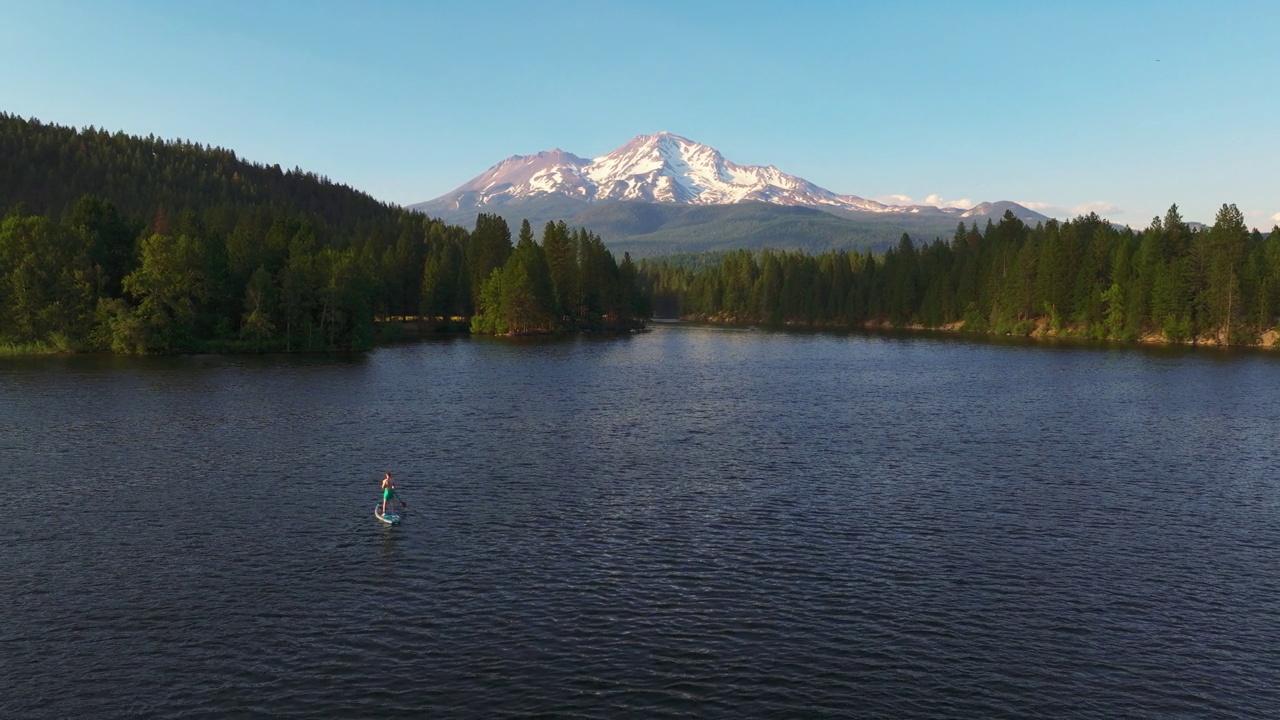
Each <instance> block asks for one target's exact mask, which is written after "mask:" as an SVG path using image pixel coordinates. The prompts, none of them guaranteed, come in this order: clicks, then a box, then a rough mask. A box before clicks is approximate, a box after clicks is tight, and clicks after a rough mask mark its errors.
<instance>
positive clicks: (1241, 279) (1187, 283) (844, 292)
mask: <svg viewBox="0 0 1280 720" xmlns="http://www.w3.org/2000/svg"><path fill="white" fill-rule="evenodd" d="M640 276H641V284H642V286H643V287H644V288H645V290H646V292H647V293H649V294H650V295H651V296H652V298H653V303H654V310H655V312H656V314H657V315H658V316H684V317H696V318H704V319H712V320H720V321H732V322H750V323H790V324H801V325H818V326H850V327H860V326H866V325H892V326H897V327H909V326H923V327H958V326H962V327H963V328H964V329H965V330H967V331H974V332H994V333H1000V334H1005V333H1011V334H1018V335H1030V334H1055V335H1064V336H1067V335H1070V336H1079V337H1093V338H1100V339H1102V338H1114V339H1130V340H1133V339H1150V340H1166V341H1171V342H1185V341H1198V342H1211V343H1230V344H1257V343H1259V342H1261V341H1262V339H1263V338H1264V337H1269V338H1270V337H1274V335H1267V333H1268V332H1269V331H1274V330H1275V329H1276V328H1277V323H1280V229H1273V230H1272V231H1271V233H1270V234H1269V235H1268V236H1265V237H1264V236H1263V235H1262V234H1261V233H1259V232H1257V231H1256V230H1255V231H1252V232H1250V231H1249V230H1248V229H1247V228H1246V226H1245V224H1244V218H1243V216H1242V215H1241V213H1240V211H1239V210H1238V209H1237V208H1236V207H1235V206H1234V205H1224V206H1223V207H1222V209H1221V210H1220V211H1219V212H1218V215H1217V218H1216V220H1215V222H1214V224H1213V226H1212V227H1209V228H1207V229H1204V230H1195V229H1193V228H1192V227H1191V226H1189V225H1188V224H1187V223H1186V222H1184V221H1183V219H1182V217H1181V216H1180V215H1179V212H1178V208H1177V206H1176V205H1174V206H1173V207H1171V208H1170V209H1169V211H1168V213H1166V214H1165V216H1164V217H1163V218H1155V219H1154V220H1153V222H1152V224H1151V226H1150V227H1149V228H1148V229H1146V230H1144V231H1142V232H1133V231H1131V230H1129V229H1128V228H1125V229H1123V230H1121V229H1117V228H1115V227H1113V226H1112V225H1111V223H1108V222H1106V221H1105V220H1103V219H1101V218H1099V217H1097V216H1096V215H1089V216H1085V217H1079V218H1076V219H1075V220H1071V221H1067V222H1062V223H1059V222H1057V221H1052V220H1051V221H1049V222H1047V223H1044V224H1042V225H1037V226H1036V227H1034V228H1032V227H1028V226H1027V225H1025V224H1024V223H1023V222H1022V221H1021V220H1018V219H1017V218H1015V217H1014V216H1013V215H1012V214H1011V213H1006V214H1005V216H1004V218H1003V219H1002V220H1001V221H1000V222H999V223H991V222H988V224H987V226H986V228H985V230H984V231H979V229H978V228H977V226H976V225H970V226H968V227H966V226H965V225H964V224H963V223H961V224H960V225H959V226H958V227H957V228H956V230H955V234H954V236H953V237H952V238H951V240H950V241H949V242H947V241H944V240H936V241H934V242H931V243H928V244H924V245H921V246H917V245H916V244H915V243H914V242H913V241H912V240H911V238H910V237H908V236H906V235H903V236H902V238H901V240H900V242H899V243H898V245H897V247H895V248H894V249H892V250H890V251H888V252H886V253H885V254H884V255H882V256H874V255H872V254H869V253H866V254H863V253H858V252H831V253H825V254H820V255H810V254H806V253H800V252H776V251H768V250H766V251H762V252H758V253H754V252H745V251H743V252H736V253H729V254H727V255H725V256H724V257H723V258H721V259H720V261H719V262H718V264H716V265H715V266H713V267H709V268H706V269H702V270H690V269H687V266H685V265H683V264H676V263H665V262H662V261H649V262H642V263H641V267H640Z"/></svg>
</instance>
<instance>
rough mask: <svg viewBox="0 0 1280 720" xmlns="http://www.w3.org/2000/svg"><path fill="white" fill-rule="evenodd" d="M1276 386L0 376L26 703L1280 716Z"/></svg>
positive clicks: (1146, 362)
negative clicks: (387, 476) (388, 486)
mask: <svg viewBox="0 0 1280 720" xmlns="http://www.w3.org/2000/svg"><path fill="white" fill-rule="evenodd" d="M1277 379H1280V356H1276V355H1274V354H1268V353H1260V352H1256V351H1255V352H1231V351H1220V350H1208V351H1203V350H1190V349H1185V348H1175V349H1162V348H1146V347H1137V348H1135V347H1132V346H1123V347H1122V346H1115V345H1111V346H1100V345H1090V344H1080V343H1061V344H1057V345H1053V346H1048V345H1045V344H1043V343H1041V344H1034V343H1028V342H1027V341H1024V340H1003V339H1001V340H995V341H990V342H986V341H984V342H974V341H971V340H967V339H964V338H957V337H954V336H942V337H922V336H920V335H867V334H848V335H840V334H812V333H798V332H796V333H792V332H787V333H779V332H769V331H755V332H752V331H746V330H725V329H715V328H705V327H695V326H685V325H669V324H658V325H657V326H656V327H655V329H654V330H653V331H651V332H648V333H645V334H642V335H639V336H635V337H630V338H625V339H597V338H593V339H570V340H547V339H528V340H524V339H522V340H520V341H516V342H506V341H493V340H472V339H448V340H432V341H427V342H423V343H418V344H406V345H397V346H393V347H387V348H382V349H379V350H377V351H375V352H373V353H370V354H368V355H334V356H307V357H276V356H263V357H220V356H199V357H179V358H118V357H111V356H103V357H73V358H34V359H33V358H27V359H3V360H0V457H2V458H3V459H4V463H5V464H6V465H7V466H8V467H7V469H8V470H9V472H7V473H4V474H3V476H2V479H0V483H3V493H2V494H0V497H3V498H4V499H3V501H2V503H0V538H2V539H3V542H4V547H5V552H4V553H0V577H4V578H5V579H6V581H5V583H4V584H3V585H2V586H0V602H3V603H4V606H5V607H6V612H5V613H4V614H3V615H2V616H0V647H3V648H4V655H3V658H4V660H5V662H4V673H3V675H4V677H5V680H4V681H3V682H0V689H4V688H11V687H17V688H21V689H22V690H21V691H20V692H0V715H4V716H6V717H40V716H46V717H65V716H68V715H72V714H89V715H119V714H122V713H123V714H128V713H130V712H138V713H143V714H160V715H177V714H184V713H201V714H217V715H228V714H230V715H238V714H248V713H263V714H273V715H276V714H288V713H292V714H303V715H309V716H316V715H324V716H330V715H338V716H349V715H384V714H390V713H393V712H410V713H414V714H430V715H433V716H446V717H454V716H464V717H465V716H474V717H492V716H495V715H510V714H549V715H557V716H559V715H575V714H581V715H591V716H606V717H613V716H619V715H637V716H645V717H649V716H669V715H681V714H688V715H697V716H706V715H719V716H732V717H758V716H779V717H799V716H811V715H817V714H822V713H825V714H829V715H838V716H883V717H902V716H913V717H914V716H926V717H928V716H936V717H942V716H946V717H957V716H963V717H992V716H1042V715H1091V716H1097V717H1117V716H1145V717H1168V716H1171V715H1182V716H1254V717H1262V716H1272V715H1276V714H1277V711H1280V698H1278V697H1277V691H1276V688H1277V687H1280V669H1278V668H1277V664H1276V663H1275V662H1274V657H1275V653H1274V648H1273V643H1274V639H1275V638H1276V637H1280V606H1278V605H1277V601H1276V600H1275V598H1277V597H1280V581H1278V580H1277V574H1276V573H1275V568H1276V567H1280V562H1278V561H1280V522H1277V518H1280V481H1278V480H1277V476H1276V473H1275V469H1276V468H1277V467H1280V450H1278V449H1277V448H1280V430H1278V428H1280V422H1277V421H1278V420H1280V417H1278V415H1280V410H1277V406H1276V404H1275V403H1272V402H1268V401H1267V400H1266V399H1267V398H1269V397H1270V396H1271V394H1273V389H1274V387H1275V386H1276V381H1277ZM388 470H389V471H391V472H392V473H393V474H394V475H395V476H396V477H397V479H398V484H399V485H400V486H401V487H402V489H403V490H404V491H405V492H406V494H407V495H408V496H409V497H411V499H412V502H413V508H412V509H413V512H412V513H411V514H407V515H406V517H405V520H404V522H403V523H401V524H400V525H397V526H394V527H390V526H386V525H384V524H382V523H380V522H378V521H377V520H376V519H375V518H373V517H371V515H372V513H371V512H370V510H369V508H370V506H371V505H372V504H373V503H374V502H376V500H377V497H378V486H379V481H380V479H381V477H382V473H383V472H385V471H388ZM10 608H11V609H10Z"/></svg>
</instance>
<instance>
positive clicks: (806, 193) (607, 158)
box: [410, 132, 965, 217]
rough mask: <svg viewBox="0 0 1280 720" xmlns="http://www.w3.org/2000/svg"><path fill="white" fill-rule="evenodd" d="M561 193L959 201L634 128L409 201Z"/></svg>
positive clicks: (447, 205) (438, 205) (471, 203)
mask: <svg viewBox="0 0 1280 720" xmlns="http://www.w3.org/2000/svg"><path fill="white" fill-rule="evenodd" d="M554 196H560V197H563V198H566V199H571V200H576V201H581V202H585V203H596V202H606V201H615V200H633V201H643V202H656V203H681V204H688V205H726V204H733V203H741V202H750V201H756V202H765V203H772V204H775V205H790V206H804V207H812V208H818V209H822V210H827V211H836V212H839V211H845V212H862V213H866V212H872V213H895V212H900V213H921V212H928V213H944V214H948V215H955V216H957V217H959V216H961V215H962V214H963V213H964V212H965V209H964V208H935V207H932V206H927V205H886V204H884V203H879V202H876V201H874V200H867V199H865V198H861V197H858V196H856V195H837V194H836V193H833V192H831V191H830V190H827V189H825V188H821V187H818V186H817V185H814V184H813V183H811V182H809V181H808V180H805V179H803V178H799V177H796V176H794V175H788V174H787V173H784V172H782V171H781V170H778V169H777V168H776V167H773V166H772V165H770V166H764V167H762V166H758V165H738V164H737V163H734V162H732V161H730V160H727V159H725V157H724V156H723V155H721V154H720V152H719V151H717V150H716V149H715V148H712V147H709V146H707V145H702V144H700V143H696V142H693V141H692V140H689V139H687V138H683V137H680V136H679V135H674V134H672V133H668V132H660V133H655V134H653V135H639V136H637V137H635V138H633V139H632V140H631V141H630V142H628V143H627V144H625V145H623V146H622V147H620V148H618V149H617V150H614V151H613V152H611V153H608V154H607V155H601V156H600V157H597V158H593V159H591V160H586V159H584V158H581V157H578V156H577V155H574V154H573V153H569V152H565V151H563V150H559V149H557V150H551V151H548V152H540V153H538V154H536V155H515V156H512V157H509V158H507V159H506V160H503V161H502V162H500V163H498V164H497V165H494V166H493V167H491V168H489V169H488V170H486V171H485V172H483V173H481V174H480V175H479V176H477V177H476V178H474V179H472V180H471V181H469V182H467V183H466V184H464V185H462V186H461V187H459V188H457V189H456V190H454V191H453V192H451V193H448V194H447V195H444V196H442V197H439V198H436V199H435V200H431V201H427V202H424V203H418V204H416V205H411V206H410V207H411V208H413V209H419V210H423V211H425V212H432V211H436V212H439V211H451V212H456V211H462V210H469V209H474V210H479V211H484V210H485V208H488V207H494V206H501V205H507V204H510V203H512V202H515V201H518V200H529V199H534V198H547V197H554Z"/></svg>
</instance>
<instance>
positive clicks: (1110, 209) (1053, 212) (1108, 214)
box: [1014, 200, 1124, 220]
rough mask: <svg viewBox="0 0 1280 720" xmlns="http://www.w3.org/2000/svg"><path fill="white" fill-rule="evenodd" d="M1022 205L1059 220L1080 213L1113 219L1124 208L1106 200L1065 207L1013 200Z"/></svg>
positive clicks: (1068, 218) (1121, 212) (1076, 215)
mask: <svg viewBox="0 0 1280 720" xmlns="http://www.w3.org/2000/svg"><path fill="white" fill-rule="evenodd" d="M1014 202H1016V203H1018V204H1019V205H1021V206H1022V207H1024V208H1026V209H1028V210H1035V211H1036V212H1038V213H1040V214H1041V215H1048V216H1049V217H1052V218H1058V219H1061V220H1072V219H1074V218H1077V217H1079V216H1081V215H1088V214H1089V213H1091V212H1092V213H1098V216H1099V217H1102V218H1106V219H1108V220H1114V219H1115V218H1116V216H1118V215H1121V214H1123V213H1124V208H1122V207H1120V206H1119V205H1116V204H1115V203H1112V202H1107V201H1106V200H1094V201H1093V202H1087V203H1082V204H1080V205H1073V206H1071V207H1067V206H1065V205H1056V204H1054V203H1048V202H1040V201H1039V200H1014Z"/></svg>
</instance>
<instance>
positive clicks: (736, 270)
mask: <svg viewBox="0 0 1280 720" xmlns="http://www.w3.org/2000/svg"><path fill="white" fill-rule="evenodd" d="M0 158H3V159H4V167H5V172H3V173H0V209H5V214H4V216H3V219H2V220H0V353H7V354H17V353H31V352H80V351H114V352H121V353H173V352H217V351H225V352H308V351H323V350H335V349H341V350H350V349H354V350H360V349H365V348H368V347H370V346H371V345H372V344H373V343H374V342H375V341H376V340H377V339H379V331H378V328H379V327H380V325H379V323H378V322H377V321H378V319H380V318H382V319H385V318H412V319H413V322H414V323H415V324H417V325H418V326H419V327H421V328H424V329H425V330H427V331H431V330H433V329H444V328H449V329H459V330H470V331H471V332H473V333H483V334H508V335H519V334H530V333H558V332H628V331H631V330H635V329H638V328H641V327H643V324H644V321H645V319H646V318H648V317H649V316H650V315H657V316H660V317H681V318H686V319H699V320H708V321H712V322H727V323H750V324H777V325H802V326H809V327H896V328H939V329H948V330H961V331H965V332H974V333H990V334H1002V335H1004V334H1010V335H1030V336H1061V337H1084V338H1096V339H1117V340H1130V341H1131V340H1145V341H1159V342H1175V343H1176V342H1194V343H1207V344H1232V345H1238V344H1239V345H1271V344H1274V343H1275V338H1276V337H1277V330H1278V325H1280V228H1273V230H1272V231H1271V233H1270V234H1269V235H1265V236H1264V235H1263V234H1261V233H1260V232H1258V231H1257V230H1252V231H1250V230H1249V229H1247V228H1246V226H1245V224H1244V219H1243V216H1242V214H1241V213H1240V211H1239V210H1238V209H1237V208H1236V206H1235V205H1223V206H1222V208H1221V210H1219V212H1218V213H1217V217H1216V218H1215V221H1214V224H1213V225H1212V226H1211V227H1208V228H1199V227H1196V226H1193V225H1191V224H1189V223H1187V222H1186V221H1184V220H1183V218H1182V217H1181V215H1180V213H1179V210H1178V207H1177V206H1176V205H1174V206H1172V207H1171V208H1170V209H1169V211H1168V212H1167V213H1166V214H1165V215H1164V216H1163V217H1157V218H1155V219H1153V221H1152V223H1151V225H1150V226H1149V227H1148V228H1147V229H1145V230H1142V231H1134V230H1131V229H1130V228H1127V227H1126V228H1118V227H1115V226H1114V225H1112V224H1111V223H1109V222H1107V221H1106V220H1104V219H1103V218H1100V217H1098V216H1097V215H1094V214H1090V215H1088V216H1082V217H1077V218H1075V219H1073V220H1069V221H1065V222H1058V221H1056V220H1051V221H1048V222H1045V223H1043V224H1038V225H1036V226H1035V227H1029V226H1027V225H1026V224H1025V223H1023V222H1022V221H1021V220H1019V219H1018V218H1016V217H1015V216H1014V215H1013V214H1012V213H1006V214H1005V216H1004V217H1003V218H1002V219H1001V220H1000V221H999V222H998V223H996V222H991V221H988V222H987V225H986V227H985V228H984V229H982V230H979V228H978V227H977V225H976V224H971V225H967V226H966V225H965V224H964V223H960V224H959V225H958V226H957V227H956V229H955V233H954V235H953V236H952V237H951V238H949V239H942V238H937V239H935V240H934V241H932V242H928V243H924V244H921V245H917V243H916V242H915V241H914V240H913V239H912V238H911V237H910V236H908V235H906V234H903V236H902V238H901V240H900V241H899V243H898V244H897V246H896V247H894V248H892V249H890V250H889V251H887V252H885V253H883V254H878V255H877V254H873V253H870V252H867V253H862V252H857V251H833V252H826V253H822V254H816V255H814V254H807V253H804V252H799V251H782V250H767V249H766V250H760V251H747V250H740V251H732V252H728V253H725V254H723V255H721V256H715V257H710V256H705V255H696V256H684V257H671V258H666V259H661V258H660V259H654V260H645V261H642V262H641V263H640V264H639V265H637V264H636V263H633V262H632V260H631V258H630V257H629V256H627V255H625V254H624V256H623V258H622V260H621V262H618V261H617V260H616V259H615V258H614V256H613V254H612V253H611V252H610V251H609V250H608V248H607V247H606V246H605V243H604V241H603V240H602V239H601V238H600V237H599V236H597V235H596V234H594V233H592V232H590V231H588V230H586V229H584V228H576V229H574V228H569V227H567V226H566V224H565V223H564V222H554V223H547V224H546V225H545V226H544V227H543V228H541V233H540V235H537V236H535V230H534V228H532V227H531V226H530V224H529V223H528V221H525V222H523V223H522V224H521V227H520V228H519V231H518V235H517V237H516V239H515V242H513V240H512V231H511V228H510V227H509V226H508V225H507V222H506V220H504V219H503V218H502V217H500V216H497V215H486V214H480V215H479V216H478V217H477V218H476V223H475V226H474V228H471V229H467V228H463V227H459V226H453V225H447V224H445V223H443V222H441V221H440V220H438V219H432V218H430V217H427V216H425V215H422V214H419V213H415V212H411V211H408V210H405V209H404V208H400V207H397V206H394V205H390V204H387V203H382V202H379V201H377V200H375V199H373V198H371V197H369V196H368V195H366V194H364V193H361V192H358V191H356V190H353V189H351V188H349V187H347V186H344V185H339V184H336V183H333V182H331V181H330V180H329V179H328V178H324V177H319V176H317V175H315V174H313V173H307V172H303V171H302V170H299V169H296V168H295V169H293V170H289V171H286V170H282V169H281V168H280V167H279V166H278V165H271V166H265V165H260V164H255V163H250V162H247V161H245V160H243V159H241V158H239V157H237V156H236V154H235V153H234V152H231V151H229V150H224V149H220V148H212V147H207V146H203V145H200V144H198V143H191V142H187V141H184V140H162V139H157V138H155V137H147V138H140V137H134V136H129V135H125V134H123V133H108V132H105V131H102V130H97V129H94V128H85V129H83V130H77V129H75V128H68V127H61V126H57V125H46V124H42V123H40V122H39V121H36V120H26V119H23V118H19V117H16V116H13V115H8V114H3V113H0ZM387 326H392V325H391V324H388V325H387Z"/></svg>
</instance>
